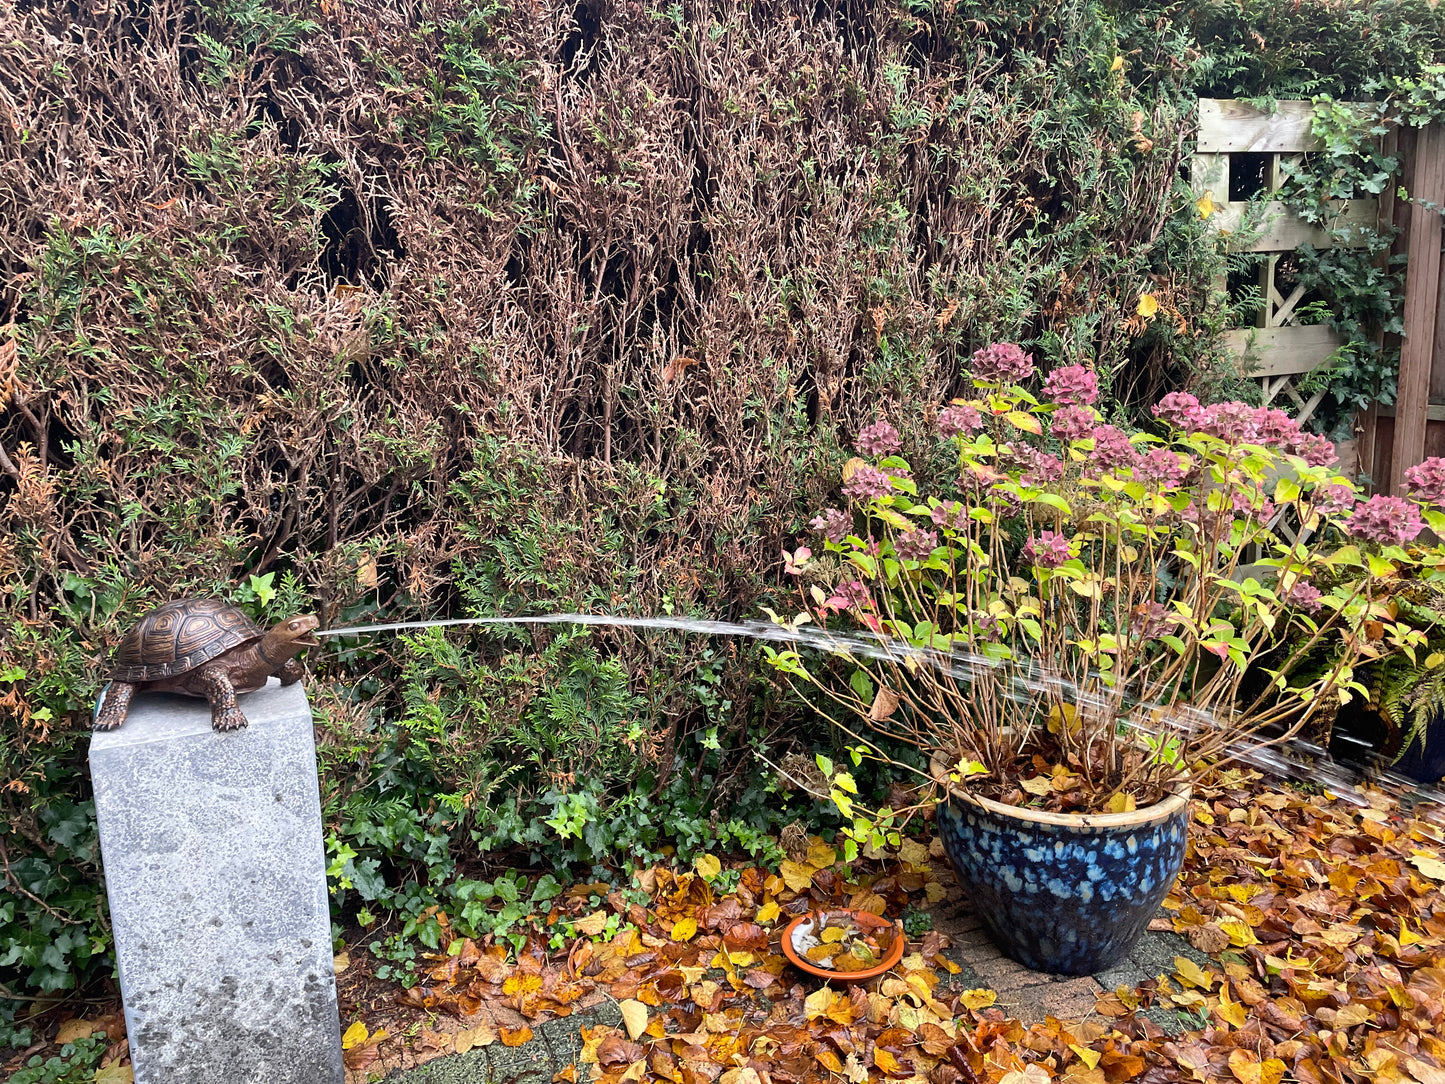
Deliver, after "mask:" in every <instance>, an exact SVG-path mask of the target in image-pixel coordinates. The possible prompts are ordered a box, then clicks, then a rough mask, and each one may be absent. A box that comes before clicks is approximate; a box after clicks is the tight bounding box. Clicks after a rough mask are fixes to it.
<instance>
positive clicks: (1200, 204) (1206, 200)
mask: <svg viewBox="0 0 1445 1084" xmlns="http://www.w3.org/2000/svg"><path fill="white" fill-rule="evenodd" d="M1194 206H1195V207H1196V208H1197V209H1198V210H1199V217H1200V218H1208V217H1209V216H1210V215H1212V214H1213V213H1214V212H1215V211H1217V210H1219V204H1217V203H1215V202H1214V197H1213V195H1211V194H1210V193H1208V192H1206V193H1204V195H1202V196H1200V197H1199V198H1198V199H1197V200H1195V201H1194Z"/></svg>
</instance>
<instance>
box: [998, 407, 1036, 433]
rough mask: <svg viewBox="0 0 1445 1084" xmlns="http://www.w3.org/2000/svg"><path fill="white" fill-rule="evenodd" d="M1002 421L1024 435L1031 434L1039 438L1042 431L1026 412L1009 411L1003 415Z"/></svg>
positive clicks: (1033, 418) (1034, 419) (1032, 417)
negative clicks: (1021, 431)
mask: <svg viewBox="0 0 1445 1084" xmlns="http://www.w3.org/2000/svg"><path fill="white" fill-rule="evenodd" d="M1004 420H1005V421H1007V422H1008V423H1009V424H1010V425H1012V426H1013V427H1014V428H1015V429H1022V430H1023V431H1024V432H1025V433H1032V434H1034V436H1039V435H1040V434H1042V433H1043V431H1044V427H1043V426H1042V425H1041V424H1040V423H1039V420H1038V419H1037V418H1035V417H1034V416H1033V415H1032V414H1030V413H1029V412H1028V411H1026V410H1010V411H1009V412H1008V413H1007V414H1005V415H1004Z"/></svg>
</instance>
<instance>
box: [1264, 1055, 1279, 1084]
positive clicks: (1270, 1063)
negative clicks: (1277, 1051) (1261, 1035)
mask: <svg viewBox="0 0 1445 1084" xmlns="http://www.w3.org/2000/svg"><path fill="white" fill-rule="evenodd" d="M1259 1069H1260V1073H1259V1084H1279V1082H1280V1081H1281V1080H1282V1079H1284V1071H1285V1064H1284V1062H1282V1061H1280V1059H1279V1058H1265V1059H1264V1061H1263V1062H1261V1063H1260V1066H1259Z"/></svg>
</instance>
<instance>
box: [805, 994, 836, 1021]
mask: <svg viewBox="0 0 1445 1084" xmlns="http://www.w3.org/2000/svg"><path fill="white" fill-rule="evenodd" d="M832 1004H833V991H832V990H830V989H828V988H827V987H826V986H824V987H821V988H819V989H817V990H814V991H813V992H812V993H811V994H809V995H808V996H807V997H806V998H804V999H803V1016H804V1017H805V1018H806V1019H808V1020H816V1019H817V1018H818V1017H820V1016H822V1015H823V1014H824V1013H825V1012H827V1011H828V1007H829V1006H830V1005H832Z"/></svg>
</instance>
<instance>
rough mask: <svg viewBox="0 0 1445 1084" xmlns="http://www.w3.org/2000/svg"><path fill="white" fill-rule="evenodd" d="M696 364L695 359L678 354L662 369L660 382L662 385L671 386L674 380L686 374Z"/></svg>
mask: <svg viewBox="0 0 1445 1084" xmlns="http://www.w3.org/2000/svg"><path fill="white" fill-rule="evenodd" d="M696 364H697V358H690V357H687V356H686V355H683V354H678V355H677V356H676V357H674V358H673V359H672V360H671V361H669V362H668V363H667V364H666V365H664V366H663V367H662V382H663V383H664V384H671V383H672V382H673V381H674V380H676V379H677V378H678V377H680V376H681V375H682V374H683V373H684V372H686V371H687V370H688V369H690V368H692V367H693V366H694V365H696Z"/></svg>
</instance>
